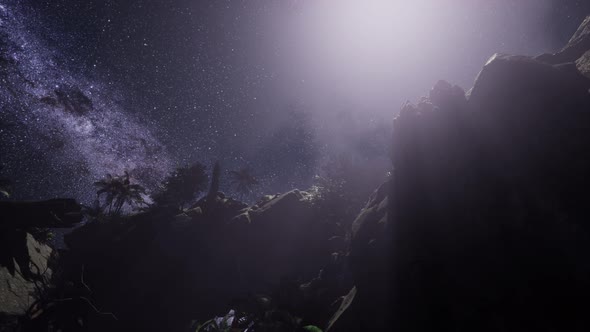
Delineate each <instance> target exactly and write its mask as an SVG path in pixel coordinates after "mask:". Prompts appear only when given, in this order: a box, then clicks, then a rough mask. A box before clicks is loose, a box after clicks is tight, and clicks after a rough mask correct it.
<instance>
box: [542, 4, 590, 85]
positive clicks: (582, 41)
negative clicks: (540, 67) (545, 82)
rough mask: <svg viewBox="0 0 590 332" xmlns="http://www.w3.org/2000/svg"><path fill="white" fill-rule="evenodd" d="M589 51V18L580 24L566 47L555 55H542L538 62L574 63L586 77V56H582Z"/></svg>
mask: <svg viewBox="0 0 590 332" xmlns="http://www.w3.org/2000/svg"><path fill="white" fill-rule="evenodd" d="M589 49H590V16H587V17H586V19H585V20H584V21H583V22H582V24H580V27H579V28H578V30H577V31H576V32H575V33H574V35H573V36H572V38H571V39H570V40H569V42H568V43H567V45H566V46H565V47H564V48H563V49H561V50H560V51H559V52H557V53H555V54H543V55H540V56H538V57H537V59H538V60H540V61H543V62H547V63H549V64H560V63H568V62H575V63H576V65H577V67H578V69H579V70H580V72H582V73H584V74H585V75H588V74H587V73H588V55H587V54H586V55H585V56H584V54H585V53H586V52H587V51H588V50H589Z"/></svg>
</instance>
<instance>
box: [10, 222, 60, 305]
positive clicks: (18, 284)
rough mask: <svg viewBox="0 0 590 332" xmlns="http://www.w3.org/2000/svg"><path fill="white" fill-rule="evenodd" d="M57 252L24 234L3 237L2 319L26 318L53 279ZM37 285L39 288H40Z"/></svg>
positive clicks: (14, 233)
mask: <svg viewBox="0 0 590 332" xmlns="http://www.w3.org/2000/svg"><path fill="white" fill-rule="evenodd" d="M52 255H53V250H52V249H51V248H50V247H49V246H47V245H45V244H42V243H39V242H38V241H37V240H35V238H34V237H33V236H32V235H31V234H29V233H26V232H24V231H18V232H11V233H3V234H1V235H0V316H2V315H4V316H20V315H24V314H25V313H26V311H27V309H29V307H30V306H31V304H32V303H33V302H34V301H35V300H36V296H35V295H36V291H37V288H36V287H38V286H39V287H40V286H41V285H42V283H41V281H42V279H50V278H51V275H52V269H51V264H50V260H51V259H52ZM36 283H37V285H36Z"/></svg>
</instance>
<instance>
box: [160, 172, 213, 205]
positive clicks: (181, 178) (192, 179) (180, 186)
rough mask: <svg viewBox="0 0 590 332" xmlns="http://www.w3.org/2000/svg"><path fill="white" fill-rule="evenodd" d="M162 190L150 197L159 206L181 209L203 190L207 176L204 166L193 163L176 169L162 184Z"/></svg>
mask: <svg viewBox="0 0 590 332" xmlns="http://www.w3.org/2000/svg"><path fill="white" fill-rule="evenodd" d="M162 185H163V190H162V191H160V192H159V193H157V194H156V195H154V196H153V197H152V199H153V200H154V203H155V204H156V205H159V206H171V205H176V206H177V207H178V208H179V209H182V208H183V206H184V204H186V203H189V202H190V201H191V200H193V199H195V197H196V196H197V195H198V194H199V193H200V192H202V191H203V190H205V188H206V185H207V174H205V166H203V165H202V164H200V163H195V164H193V165H191V166H189V167H181V168H177V169H176V170H175V171H173V172H172V173H171V174H170V175H169V176H168V177H166V179H165V180H164V181H163V182H162Z"/></svg>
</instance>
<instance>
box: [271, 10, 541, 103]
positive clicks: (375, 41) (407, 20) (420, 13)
mask: <svg viewBox="0 0 590 332" xmlns="http://www.w3.org/2000/svg"><path fill="white" fill-rule="evenodd" d="M299 4H300V6H299V7H298V8H297V11H296V13H294V14H293V15H290V16H288V17H281V18H279V19H277V21H278V22H277V23H276V25H275V26H276V27H277V29H276V30H277V31H275V33H276V34H277V38H278V39H279V42H278V44H279V45H280V46H281V47H280V50H281V52H282V53H281V58H280V61H281V63H279V66H278V68H279V70H278V71H279V74H280V75H282V77H290V78H291V82H295V83H291V84H290V85H286V89H289V90H290V91H291V90H297V91H296V93H295V94H296V95H297V96H298V97H302V98H303V99H305V100H307V101H310V100H314V97H316V99H320V100H326V99H332V100H341V101H343V100H348V101H349V104H350V105H352V107H356V106H357V105H363V107H364V108H365V109H366V108H373V109H382V110H386V111H388V112H390V111H391V109H392V108H397V107H398V106H399V104H400V103H401V102H403V101H404V100H406V99H412V100H415V99H417V98H419V97H420V95H423V94H424V93H426V92H427V91H428V89H429V88H430V87H431V86H432V85H433V84H434V83H435V82H436V81H438V80H440V79H447V80H450V81H452V82H453V83H456V84H460V85H462V86H463V87H464V88H466V89H468V88H470V85H471V84H472V82H473V78H474V77H475V76H476V74H477V72H478V71H479V69H480V68H481V66H482V65H483V64H484V62H485V60H486V59H487V58H488V57H489V56H490V55H492V54H494V53H496V52H505V53H515V54H527V53H529V52H530V50H531V49H534V50H539V49H542V46H543V45H539V44H535V39H534V38H529V37H527V36H530V35H533V34H535V33H538V32H539V31H540V30H539V29H540V27H539V26H538V25H536V23H535V22H536V20H537V18H539V17H543V15H546V13H547V11H548V9H549V8H550V6H549V1H547V0H523V1H513V0H493V1H492V0H403V1H402V0H308V1H301V2H299ZM523 41H525V42H523ZM536 52H538V51H536ZM281 70H282V72H280V71H281ZM314 94H315V95H314ZM401 98H403V100H401ZM325 108H328V107H325ZM332 108H333V107H332Z"/></svg>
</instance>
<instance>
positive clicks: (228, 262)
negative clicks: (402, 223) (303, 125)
mask: <svg viewBox="0 0 590 332" xmlns="http://www.w3.org/2000/svg"><path fill="white" fill-rule="evenodd" d="M343 235H344V231H343V230H341V229H340V228H339V227H338V226H336V225H332V224H328V223H326V222H324V220H323V219H322V218H320V215H319V214H318V211H317V209H316V208H315V206H314V204H313V197H312V195H311V194H310V193H307V192H304V191H298V190H294V191H291V192H288V193H285V194H281V195H273V196H268V197H266V198H265V199H263V200H261V201H260V202H258V203H257V204H255V205H254V206H251V207H248V206H245V205H243V204H242V203H240V202H237V201H235V200H232V199H229V198H226V197H225V196H224V195H223V194H221V193H218V194H217V195H216V196H215V197H213V196H209V197H207V199H206V200H202V201H200V202H199V203H198V204H197V205H195V206H193V207H191V208H190V209H188V210H186V211H185V212H183V213H181V214H178V215H170V214H167V212H166V211H159V210H157V209H156V210H154V211H151V212H147V213H143V214H139V215H136V216H133V217H131V218H128V219H126V220H123V221H121V222H116V221H113V222H109V223H99V222H95V223H90V224H87V225H86V226H84V227H81V228H79V229H77V230H75V231H74V232H72V233H71V234H70V235H68V236H67V237H66V243H67V244H68V246H69V251H68V253H67V256H66V259H67V260H68V263H67V265H68V266H70V267H72V269H73V271H74V272H73V274H75V271H76V267H78V270H79V267H80V266H82V265H83V266H84V269H85V275H86V277H85V281H86V284H87V285H88V286H89V288H90V289H92V291H93V294H94V299H95V301H96V303H97V305H100V307H101V308H108V310H109V311H112V312H114V313H115V314H116V315H117V317H118V318H119V321H118V325H117V326H118V328H119V329H120V330H132V329H140V330H144V331H162V330H167V331H184V330H185V329H186V328H187V327H188V326H189V324H190V322H191V320H198V321H200V322H203V321H205V320H207V319H209V318H211V317H214V316H217V315H221V314H223V313H226V312H228V311H229V310H230V309H234V308H235V307H234V306H239V305H240V301H242V300H244V299H247V298H249V297H251V296H253V295H255V294H265V293H266V294H268V293H270V292H272V291H273V289H276V288H278V287H280V288H281V290H280V292H282V293H283V294H282V295H285V294H284V293H285V292H291V293H292V294H291V295H289V296H281V295H280V294H279V296H278V297H277V298H278V299H279V301H287V302H289V303H283V305H284V306H286V307H290V308H291V310H293V312H292V313H293V314H297V315H298V316H299V317H303V318H304V319H307V320H310V321H320V322H327V321H328V319H329V318H330V315H331V313H332V311H334V310H335V309H332V308H331V307H330V305H331V303H332V302H333V301H334V300H335V299H337V298H338V296H340V295H345V294H346V292H347V291H348V289H349V287H350V282H349V283H346V281H345V280H339V279H338V277H337V276H338V275H341V274H342V272H341V271H337V269H338V267H339V266H340V263H339V261H340V260H341V258H340V259H339V258H338V255H340V256H342V253H343V251H344V250H345V248H344V247H343V246H342V245H341V246H340V248H335V247H338V246H337V245H336V244H335V243H336V242H337V241H336V239H335V238H336V237H338V236H343ZM337 250H340V253H339V254H338V252H337ZM334 254H336V258H335V256H334ZM302 308H303V309H302ZM297 310H301V311H299V312H297Z"/></svg>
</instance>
